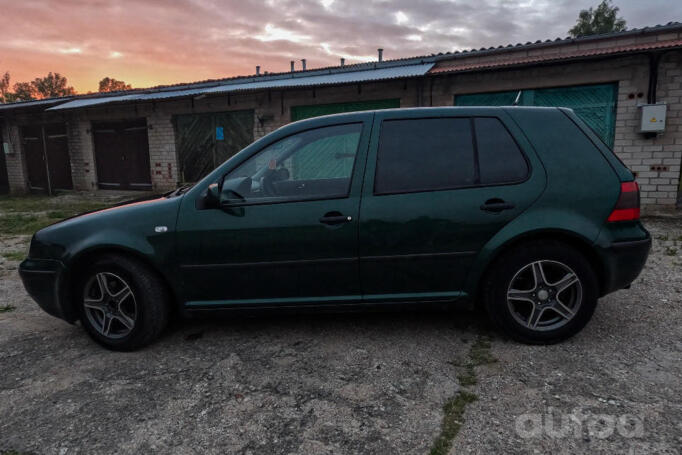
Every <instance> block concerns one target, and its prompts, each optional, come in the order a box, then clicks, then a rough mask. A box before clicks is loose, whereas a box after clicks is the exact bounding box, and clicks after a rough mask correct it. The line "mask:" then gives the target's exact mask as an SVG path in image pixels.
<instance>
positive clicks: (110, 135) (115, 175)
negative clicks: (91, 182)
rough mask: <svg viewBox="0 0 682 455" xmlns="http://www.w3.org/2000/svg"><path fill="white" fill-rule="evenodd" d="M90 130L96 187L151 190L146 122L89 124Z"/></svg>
mask: <svg viewBox="0 0 682 455" xmlns="http://www.w3.org/2000/svg"><path fill="white" fill-rule="evenodd" d="M92 131H93V137H94V141H95V163H96V165H97V185H98V186H99V187H100V188H102V189H121V190H149V189H151V187H152V182H151V173H150V170H149V140H148V138H147V120H146V119H144V118H141V119H136V120H128V121H125V122H102V123H93V124H92Z"/></svg>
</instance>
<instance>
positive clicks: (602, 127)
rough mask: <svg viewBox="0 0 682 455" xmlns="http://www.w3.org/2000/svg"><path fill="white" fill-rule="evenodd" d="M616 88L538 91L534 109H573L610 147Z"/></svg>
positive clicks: (605, 86) (567, 88)
mask: <svg viewBox="0 0 682 455" xmlns="http://www.w3.org/2000/svg"><path fill="white" fill-rule="evenodd" d="M616 93H617V87H616V84H600V85H588V86H580V87H560V88H549V89H541V90H535V103H534V105H535V106H562V107H570V108H571V109H573V111H574V112H575V114H576V115H577V116H578V117H580V118H581V119H582V120H583V121H584V122H585V123H587V125H588V126H589V127H590V128H592V130H593V131H594V132H595V133H596V134H597V136H599V137H600V138H601V139H602V140H603V141H604V142H605V143H606V144H608V145H609V147H611V146H613V136H614V129H615V125H616Z"/></svg>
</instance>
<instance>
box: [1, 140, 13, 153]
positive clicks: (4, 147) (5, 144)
mask: <svg viewBox="0 0 682 455" xmlns="http://www.w3.org/2000/svg"><path fill="white" fill-rule="evenodd" d="M2 151H3V152H4V153H5V155H11V154H12V148H11V147H10V145H9V142H3V143H2Z"/></svg>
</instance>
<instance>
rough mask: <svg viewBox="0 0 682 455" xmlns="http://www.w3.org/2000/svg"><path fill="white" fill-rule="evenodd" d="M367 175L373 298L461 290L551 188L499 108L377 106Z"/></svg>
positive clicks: (368, 289)
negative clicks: (500, 236) (486, 251)
mask: <svg viewBox="0 0 682 455" xmlns="http://www.w3.org/2000/svg"><path fill="white" fill-rule="evenodd" d="M425 112H428V113H427V114H425ZM365 175H366V180H365V185H364V188H363V199H362V205H361V210H360V273H361V283H362V290H363V299H364V300H365V301H367V302H373V301H382V300H392V301H393V300H403V299H404V300H412V299H419V300H452V299H455V298H458V297H460V296H462V286H463V283H464V279H465V276H466V273H467V271H468V268H469V266H470V265H471V264H472V263H473V261H474V259H475V257H476V254H477V253H478V252H479V250H480V249H481V248H482V247H483V246H484V245H485V243H486V242H487V241H488V240H489V239H490V238H491V237H492V236H494V235H495V233H496V232H498V231H499V230H500V229H501V228H502V227H503V226H504V225H505V224H507V223H508V222H510V221H511V220H513V219H514V218H515V217H516V216H518V215H519V214H520V213H521V212H522V211H524V210H525V209H526V208H527V207H529V206H530V205H531V204H532V203H533V201H534V200H535V199H537V197H538V196H539V195H540V194H541V192H542V190H543V189H544V186H545V174H544V169H543V168H542V166H541V164H540V162H539V161H538V160H537V158H536V157H535V155H534V153H533V152H532V149H531V146H530V144H529V143H528V142H527V140H526V139H525V137H524V136H523V134H522V133H521V131H520V130H519V129H518V127H517V126H516V125H515V124H514V123H513V122H512V121H511V120H510V119H509V118H508V117H507V115H506V114H505V113H504V112H503V111H501V110H499V109H470V110H469V109H467V110H452V109H441V110H438V109H433V110H429V111H422V112H420V111H405V112H400V111H394V112H383V113H382V112H378V113H377V114H376V116H375V121H374V127H373V130H372V139H371V144H370V153H369V155H368V162H367V170H366V173H365Z"/></svg>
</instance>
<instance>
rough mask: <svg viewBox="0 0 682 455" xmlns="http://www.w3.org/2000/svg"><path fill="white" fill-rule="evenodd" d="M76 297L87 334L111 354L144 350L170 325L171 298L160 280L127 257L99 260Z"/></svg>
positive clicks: (81, 282)
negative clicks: (143, 347) (114, 351)
mask: <svg viewBox="0 0 682 455" xmlns="http://www.w3.org/2000/svg"><path fill="white" fill-rule="evenodd" d="M75 295H76V297H77V298H78V307H79V310H80V320H81V324H82V325H83V328H84V329H85V331H86V332H87V333H88V335H90V337H91V338H92V339H94V340H95V341H96V342H98V343H99V344H101V345H102V346H104V347H107V348H109V349H112V350H117V351H132V350H134V349H138V348H140V347H142V346H145V345H147V344H149V343H150V342H152V341H153V340H154V339H155V338H156V337H158V336H159V335H160V334H161V332H162V331H163V329H164V328H165V326H166V324H167V322H168V313H169V297H168V292H167V290H166V288H165V286H164V285H163V283H162V282H161V280H160V278H159V277H158V276H157V274H156V273H154V271H153V270H151V269H150V268H149V267H147V266H146V265H145V264H143V263H141V262H140V261H137V260H135V259H132V258H129V257H126V256H121V255H113V254H112V255H106V256H103V257H101V258H99V259H98V260H96V261H95V262H94V264H93V265H92V266H91V267H90V268H89V269H88V270H87V272H86V273H85V274H84V276H82V277H81V279H80V280H79V284H78V285H77V288H76V292H75Z"/></svg>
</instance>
